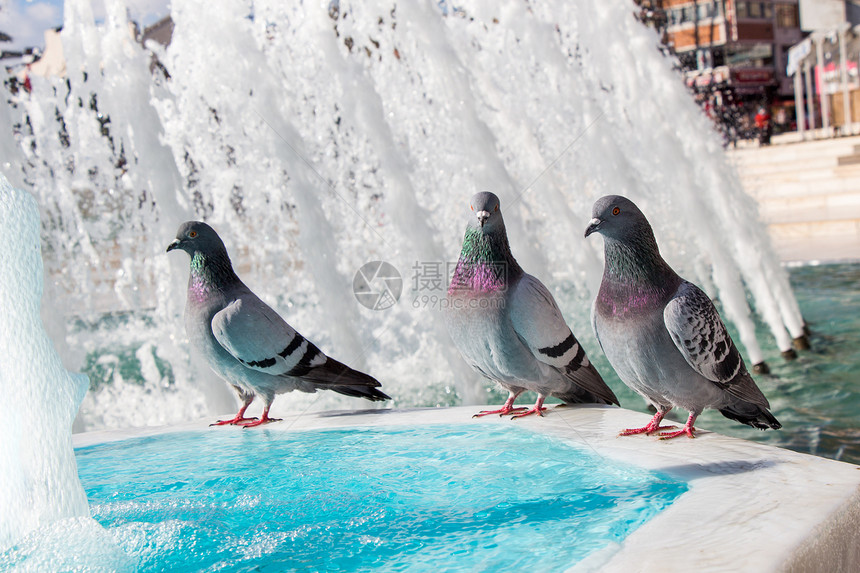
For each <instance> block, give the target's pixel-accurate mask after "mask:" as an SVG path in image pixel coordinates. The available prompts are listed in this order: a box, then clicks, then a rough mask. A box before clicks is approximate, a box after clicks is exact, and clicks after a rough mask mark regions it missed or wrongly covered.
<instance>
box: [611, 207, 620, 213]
mask: <svg viewBox="0 0 860 573" xmlns="http://www.w3.org/2000/svg"><path fill="white" fill-rule="evenodd" d="M620 212H621V209H620V208H619V207H615V208H614V209H613V210H612V214H613V215H617V214H618V213H620Z"/></svg>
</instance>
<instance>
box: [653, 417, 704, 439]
mask: <svg viewBox="0 0 860 573" xmlns="http://www.w3.org/2000/svg"><path fill="white" fill-rule="evenodd" d="M695 421H696V416H695V415H693V414H690V417H689V418H687V423H686V424H684V427H683V428H681V429H680V430H678V431H677V432H668V433H664V434H660V439H661V440H671V439H672V438H677V437H678V436H683V435H685V434H686V435H687V436H689V437H690V438H695V437H696V436H694V435H693V432H695V431H696V428H694V427H693V422H695Z"/></svg>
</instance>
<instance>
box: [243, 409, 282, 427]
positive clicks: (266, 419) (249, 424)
mask: <svg viewBox="0 0 860 573" xmlns="http://www.w3.org/2000/svg"><path fill="white" fill-rule="evenodd" d="M280 421H281V418H270V417H269V409H268V408H266V409H265V410H263V415H262V416H261V417H260V419H259V420H256V421H255V422H247V423H244V424H239V425H240V426H242V427H244V428H253V427H254V426H262V425H263V424H268V423H270V422H280Z"/></svg>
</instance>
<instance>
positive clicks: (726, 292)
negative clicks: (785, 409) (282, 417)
mask: <svg viewBox="0 0 860 573" xmlns="http://www.w3.org/2000/svg"><path fill="white" fill-rule="evenodd" d="M105 5H106V8H107V15H108V16H107V19H106V21H105V22H104V23H103V24H100V25H97V24H96V23H95V21H94V19H93V14H92V10H91V8H90V5H89V2H88V1H87V0H67V1H66V3H65V14H66V16H65V17H66V24H65V28H64V30H63V32H62V34H63V42H64V50H65V51H66V54H67V57H68V63H67V69H68V78H67V79H68V86H67V84H66V80H64V79H59V78H47V79H42V78H32V84H33V92H32V93H31V94H29V95H25V94H19V95H18V96H17V97H16V98H14V100H15V104H16V107H14V108H12V107H10V108H8V109H5V110H3V113H2V114H0V120H3V121H5V119H3V118H7V117H8V118H11V120H10V121H11V122H12V123H16V124H18V125H19V126H20V127H19V130H20V131H21V133H20V134H19V137H18V140H17V142H14V143H15V144H16V145H17V147H15V149H16V150H20V154H21V155H23V156H24V157H25V158H26V163H25V164H24V165H23V168H22V169H21V170H18V171H16V173H18V172H22V173H23V176H22V180H23V181H24V182H25V184H26V185H28V186H29V187H30V188H31V189H32V191H33V193H34V195H35V196H36V197H37V198H38V201H39V204H40V208H41V210H42V213H43V221H44V223H43V227H42V230H43V233H42V234H43V243H44V245H45V251H46V266H47V269H48V273H49V277H50V280H51V282H52V292H55V293H56V296H57V298H58V299H59V300H61V301H62V308H64V310H65V312H66V322H65V324H64V325H63V329H64V330H65V334H66V343H67V344H68V356H69V357H71V359H72V360H73V362H72V363H71V364H69V365H70V366H71V367H75V368H80V367H84V366H86V367H87V368H88V371H89V372H91V373H93V372H98V373H100V376H101V377H100V378H99V379H98V380H99V381H98V382H96V383H95V387H94V388H93V391H92V392H91V393H90V395H89V396H88V397H87V399H86V400H85V402H84V405H83V408H82V414H81V417H80V419H79V427H80V428H82V429H83V428H88V429H95V428H99V427H113V426H124V425H143V424H161V423H170V422H176V421H179V420H182V419H186V418H196V417H200V416H203V415H209V414H213V413H216V412H219V413H221V412H225V411H229V410H231V409H232V404H231V397H230V394H229V392H228V391H227V390H226V386H225V385H224V384H223V383H222V382H220V381H218V380H216V379H214V376H213V375H212V374H211V373H209V372H208V370H207V369H206V368H205V366H203V365H201V364H197V363H195V362H193V360H194V359H193V358H190V357H189V349H188V346H187V344H186V342H185V338H184V331H183V327H182V320H181V313H182V307H183V304H184V286H185V280H186V277H187V272H188V271H187V260H183V259H182V257H179V256H177V257H170V258H168V257H167V256H166V255H164V253H163V251H164V248H165V246H166V245H167V243H168V242H170V240H171V239H172V238H173V236H174V234H175V231H176V227H177V226H178V223H179V222H180V221H182V220H186V219H192V218H200V219H205V220H207V221H208V222H210V223H211V224H212V225H213V226H214V227H215V228H216V229H217V230H218V231H219V233H220V234H221V236H222V237H223V238H224V240H225V242H226V244H227V247H228V249H229V250H230V253H231V255H232V257H233V259H234V263H235V264H236V266H237V270H238V272H239V274H240V276H241V277H242V278H243V279H244V280H245V282H247V283H248V284H249V285H250V286H251V287H252V288H253V289H254V290H255V291H256V292H258V293H259V294H260V295H261V296H262V297H263V298H264V299H266V300H267V301H268V302H270V303H271V304H273V305H274V306H275V307H276V308H277V309H278V310H279V311H281V312H282V313H283V314H284V316H285V317H286V318H287V320H288V321H289V322H290V323H291V324H293V325H294V326H295V327H296V328H297V329H298V330H300V331H301V332H303V333H304V334H305V335H307V336H308V337H309V338H311V339H312V340H314V341H315V342H316V343H317V344H318V345H319V346H320V347H321V348H323V349H324V350H325V351H326V352H327V353H329V354H331V355H332V356H334V357H336V358H338V359H340V360H342V361H345V362H348V363H350V364H353V365H355V366H357V367H360V368H364V369H366V370H367V371H369V372H370V373H371V374H374V375H376V376H377V377H378V378H380V380H381V381H382V382H383V385H384V388H385V391H386V392H387V393H389V394H390V395H392V396H394V398H395V405H398V406H413V405H425V406H426V405H435V404H443V405H444V404H455V403H472V402H483V401H486V396H485V390H484V389H485V387H486V385H485V384H484V382H482V381H481V380H479V379H478V378H477V377H476V376H475V375H474V374H473V373H471V372H470V371H469V370H468V368H466V367H465V365H464V364H463V363H462V362H461V360H460V359H459V357H458V355H457V353H456V351H455V350H454V349H453V348H452V347H451V344H450V341H449V340H448V337H447V334H446V332H445V330H444V328H443V327H442V324H441V320H440V313H439V312H438V304H439V300H441V298H443V297H444V286H445V283H446V282H447V275H448V272H449V270H450V269H449V268H448V266H447V263H449V262H453V261H455V260H456V258H457V255H458V253H459V248H460V242H461V240H462V235H463V229H464V225H465V219H464V215H463V212H464V206H465V205H466V203H467V201H468V199H469V197H470V196H471V195H472V194H473V193H475V192H477V191H483V190H491V191H494V192H495V193H497V194H498V195H499V196H500V197H501V199H502V207H503V209H505V219H506V222H507V224H508V228H509V234H510V239H511V244H512V249H513V251H514V254H515V256H516V257H517V258H518V260H519V261H520V263H521V264H522V265H523V267H524V268H525V269H526V270H527V271H528V272H530V273H532V274H535V275H537V276H539V277H540V278H541V279H542V280H543V281H544V282H545V283H546V284H548V285H549V286H550V287H551V288H553V289H555V290H556V291H557V292H560V291H565V292H570V291H573V292H574V294H573V296H571V297H567V298H568V299H569V300H568V301H567V304H565V305H563V308H564V310H565V312H566V314H567V316H568V318H569V320H570V322H571V326H572V327H573V329H574V331H575V332H576V333H577V336H578V337H579V338H580V339H583V340H584V343H585V344H586V346H587V348H588V350H589V352H590V353H597V352H599V350H598V348H597V345H596V343H595V342H594V340H593V337H592V334H591V331H590V320H589V318H588V314H589V309H590V301H591V300H592V297H593V294H594V289H595V287H596V285H597V284H598V282H599V276H600V273H601V271H602V253H601V249H602V244H601V242H600V241H599V240H598V239H591V240H589V241H586V240H585V239H583V231H584V228H585V226H586V225H587V222H588V220H589V219H590V217H591V205H592V203H593V202H594V200H595V199H597V198H598V197H600V196H601V195H605V194H623V195H627V196H629V197H630V198H631V199H633V200H634V201H635V202H637V204H639V206H640V207H641V208H642V210H643V211H644V212H645V213H646V214H647V215H648V216H649V218H650V220H651V222H652V224H653V226H654V229H655V232H656V234H657V239H658V241H659V243H660V245H661V247H662V251H663V254H664V256H665V257H666V258H667V259H668V260H669V262H670V263H671V264H672V265H673V266H675V267H676V268H677V269H678V270H679V271H680V272H682V273H683V274H684V275H685V276H687V277H688V278H690V279H692V280H694V281H696V282H698V283H699V284H702V285H703V286H705V287H712V288H708V290H709V292H710V294H712V295H716V296H718V297H719V299H720V300H721V302H722V305H723V308H724V310H725V315H726V318H728V319H729V320H731V321H732V322H733V323H734V324H735V326H736V328H737V330H738V331H739V333H740V338H741V341H742V342H743V345H744V347H745V348H746V353H745V354H746V356H747V358H748V359H749V360H750V361H751V362H753V363H755V362H759V361H761V360H762V358H763V356H764V353H763V351H762V350H761V348H760V346H759V343H758V341H757V340H756V337H755V332H754V323H753V320H752V313H753V311H752V310H751V308H750V305H749V304H748V302H747V289H748V290H749V292H750V293H751V294H752V297H753V300H754V307H755V308H754V310H755V312H756V313H757V314H758V315H759V316H761V317H762V318H763V320H765V321H766V323H767V324H768V326H769V327H770V329H771V331H772V332H773V335H774V337H775V339H776V340H777V343H778V346H779V348H780V349H781V350H786V349H787V348H788V347H789V346H790V342H791V339H790V336H797V335H798V333H799V329H800V328H801V327H802V319H801V318H800V314H799V311H798V309H797V304H796V302H795V301H794V298H793V295H792V294H791V289H790V286H789V284H788V280H787V276H786V273H785V272H784V271H783V269H782V268H781V267H780V266H779V264H778V260H777V259H776V257H775V256H774V254H773V249H772V248H771V246H770V245H769V242H768V238H767V235H766V233H765V232H764V230H763V226H762V225H761V224H760V223H759V222H758V220H757V217H756V215H755V209H754V205H753V204H752V202H751V201H750V200H749V199H748V198H747V197H746V196H745V195H744V193H743V191H742V189H741V187H740V184H739V182H738V179H737V178H736V177H735V176H733V175H731V174H730V173H731V168H730V167H729V165H728V164H727V162H726V160H725V157H724V155H723V151H722V148H721V146H720V143H719V140H718V138H717V136H716V135H715V134H714V133H713V132H712V129H711V126H710V124H709V123H708V120H707V119H706V118H705V117H704V116H703V114H702V113H701V112H700V111H699V109H698V108H697V107H696V105H695V104H694V103H693V102H692V100H691V98H690V97H689V95H688V94H687V93H686V91H685V90H684V88H683V85H682V83H681V81H680V79H679V78H678V77H677V74H676V72H675V71H673V70H672V65H671V64H672V62H671V61H669V60H667V59H665V58H664V57H663V56H661V55H660V54H659V52H658V50H657V44H658V39H657V37H656V36H655V35H654V33H653V31H651V30H649V29H647V28H645V27H643V26H642V25H641V24H640V23H638V22H637V21H636V20H635V18H634V17H633V7H632V5H628V4H627V3H620V2H603V1H600V0H591V1H589V2H576V3H570V2H563V1H560V0H547V1H537V2H530V3H520V2H509V3H502V4H492V3H480V2H464V3H463V4H459V5H457V6H454V5H453V4H452V3H450V2H430V1H419V2H406V3H396V4H395V3H393V2H385V1H382V0H371V1H363V2H346V1H340V2H338V1H337V0H333V1H331V2H330V3H328V4H327V5H325V4H320V3H302V4H300V5H295V3H286V2H281V1H278V0H254V1H253V2H251V1H250V0H248V1H237V0H206V1H205V2H204V1H202V0H174V1H173V2H172V18H173V20H174V23H175V30H174V34H173V40H172V43H171V45H170V46H169V47H168V48H167V49H161V48H159V47H157V46H150V47H151V48H152V49H153V50H154V51H155V52H156V53H157V55H158V57H159V60H160V61H161V63H162V64H163V66H164V68H165V69H166V70H167V72H168V73H169V78H167V77H165V76H164V75H163V74H162V73H161V72H160V71H157V70H156V71H155V72H154V73H152V72H151V71H150V54H149V52H148V51H147V50H146V49H144V48H143V47H141V46H140V45H139V44H137V43H136V42H134V41H133V40H132V38H131V36H130V35H129V32H128V26H127V23H126V21H125V14H126V10H125V6H124V5H123V2H122V1H121V0H105ZM4 114H5V115H4ZM27 118H29V119H27ZM7 147H9V148H11V147H12V144H10V142H9V141H4V142H3V147H2V149H6V148H7ZM12 167H14V166H12ZM727 174H729V175H727ZM372 260H386V261H388V262H390V263H392V264H394V265H395V266H396V267H397V268H398V269H399V270H400V272H401V273H402V274H403V278H404V292H403V295H402V297H401V300H400V302H399V303H398V305H397V306H395V307H394V308H392V309H389V310H386V311H377V312H375V311H371V310H368V309H365V308H364V307H361V306H360V305H359V304H358V303H357V302H356V301H355V299H354V297H353V293H352V291H351V285H352V277H353V274H354V273H355V271H356V270H357V269H358V268H359V267H360V266H362V265H363V264H364V263H366V262H368V261H372ZM63 329H61V331H62V330H63ZM787 331H788V332H787ZM789 333H790V336H789ZM312 403H313V404H312ZM311 404H312V405H313V407H315V408H322V407H346V408H355V407H363V406H364V404H357V403H356V402H355V400H350V399H345V398H342V397H338V396H335V395H333V394H331V393H325V394H319V395H314V396H307V395H298V394H291V395H287V396H284V397H281V398H279V399H278V401H276V403H275V407H276V409H277V408H289V407H292V408H303V407H305V406H309V405H311Z"/></svg>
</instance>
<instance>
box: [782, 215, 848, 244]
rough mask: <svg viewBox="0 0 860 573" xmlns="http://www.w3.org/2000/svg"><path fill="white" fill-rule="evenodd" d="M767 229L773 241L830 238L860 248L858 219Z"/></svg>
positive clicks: (790, 224) (805, 223)
mask: <svg viewBox="0 0 860 573" xmlns="http://www.w3.org/2000/svg"><path fill="white" fill-rule="evenodd" d="M767 229H768V233H769V234H770V236H771V238H772V239H774V240H780V239H803V238H812V237H831V238H833V239H834V240H835V241H837V242H838V243H844V244H846V245H848V246H855V247H857V248H860V218H857V219H838V220H829V221H796V222H789V223H771V224H769V225H768V226H767Z"/></svg>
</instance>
